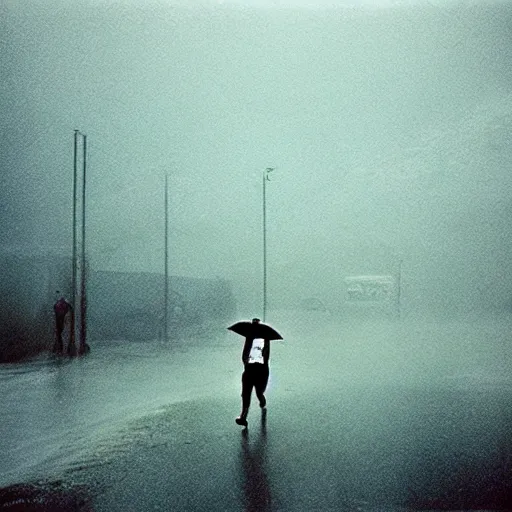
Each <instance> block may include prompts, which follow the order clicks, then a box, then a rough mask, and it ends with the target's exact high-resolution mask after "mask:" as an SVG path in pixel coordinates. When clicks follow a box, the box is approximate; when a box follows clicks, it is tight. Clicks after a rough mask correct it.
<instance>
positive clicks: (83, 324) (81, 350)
mask: <svg viewBox="0 0 512 512" xmlns="http://www.w3.org/2000/svg"><path fill="white" fill-rule="evenodd" d="M82 137H83V160H82V163H83V166H82V266H81V270H82V275H81V278H80V344H79V347H78V354H79V355H83V354H85V352H86V346H87V345H86V335H87V318H86V314H87V293H86V292H87V286H86V279H87V262H86V259H85V175H86V166H87V135H85V134H82Z"/></svg>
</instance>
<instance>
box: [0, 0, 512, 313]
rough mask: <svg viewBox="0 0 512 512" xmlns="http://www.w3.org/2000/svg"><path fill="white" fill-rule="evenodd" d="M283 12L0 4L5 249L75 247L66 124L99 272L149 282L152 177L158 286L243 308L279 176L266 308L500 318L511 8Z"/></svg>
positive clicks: (508, 288) (507, 198)
mask: <svg viewBox="0 0 512 512" xmlns="http://www.w3.org/2000/svg"><path fill="white" fill-rule="evenodd" d="M292 3H293V2H291V1H290V2H270V1H269V2H268V3H266V5H267V6H268V9H254V8H253V6H249V4H250V2H245V3H243V2H239V3H238V2H228V1H226V2H223V3H222V5H220V4H219V5H218V6H217V5H214V4H215V2H211V4H212V5H210V6H209V7H208V8H203V7H204V6H205V4H206V2H202V3H201V6H199V5H197V7H195V4H194V5H189V6H188V7H187V8H184V7H183V5H181V6H180V5H179V2H177V3H176V2H169V3H167V2H156V3H151V4H145V3H142V2H138V1H135V0H132V1H130V2H127V1H125V2H104V3H99V2H89V3H82V4H80V5H72V6H71V5H69V4H67V3H65V2H58V1H55V2H44V3H43V2H40V3H38V2H34V3H31V4H28V5H27V4H25V5H21V4H18V3H17V2H11V1H5V0H4V1H2V2H0V12H1V16H0V18H1V20H0V30H1V32H2V33H3V34H4V36H3V38H2V41H1V43H0V44H1V48H2V51H1V53H0V73H1V74H2V76H3V77H5V78H4V80H3V82H2V84H1V85H0V87H1V89H0V101H1V109H2V112H3V114H4V115H3V116H2V118H1V119H0V129H1V133H2V149H1V152H0V169H1V178H0V190H1V191H0V205H1V210H2V222H1V224H0V245H1V246H2V247H8V246H11V245H15V246H16V245H18V246H22V247H31V246H34V247H50V248H51V247H59V248H60V247H70V241H71V213H70V212H71V179H72V164H73V160H72V159H73V130H74V129H80V130H81V131H82V132H84V133H86V134H87V137H88V175H87V180H88V181H87V242H88V246H87V249H88V253H89V255H90V261H91V266H92V267H93V268H95V269H118V270H131V271H152V272H162V271H163V229H164V224H163V207H164V206H163V198H164V196H163V194H164V175H165V174H166V173H167V174H168V176H169V191H170V195H169V199H170V203H169V214H170V260H169V261H170V270H171V272H172V273H174V274H179V275H190V276H198V277H206V276H220V277H223V278H227V279H231V280H233V281H234V282H235V283H236V286H237V287H238V288H237V289H238V290H239V293H241V292H242V293H246V292H247V293H253V294H254V297H257V296H258V294H260V293H261V291H260V290H261V275H262V271H261V267H262V262H261V260H262V173H263V171H264V169H265V168H266V167H276V171H275V172H274V173H272V175H271V181H270V182H268V183H267V221H268V224H267V226H268V230H267V236H268V262H269V292H270V293H272V294H274V295H275V296H277V295H279V296H281V295H286V294H288V295H291V296H294V295H295V294H296V295H297V296H298V297H299V296H303V295H304V294H306V293H307V294H310V295H315V296H323V297H327V296H329V297H334V296H335V295H336V293H337V290H339V289H340V284H341V283H342V282H343V279H344V277H345V276H346V275H350V274H364V273H370V274H383V273H384V274H386V273H393V272H395V271H396V268H397V265H398V262H399V261H402V262H403V263H402V271H403V279H404V287H405V288H404V289H405V292H406V294H407V296H408V297H409V299H410V300H411V301H416V302H417V303H419V304H421V302H422V301H423V300H426V299H428V300H429V301H432V302H435V301H437V300H443V301H445V302H446V303H450V302H453V303H456V302H457V301H463V302H465V303H468V304H470V303H475V304H480V305H483V304H489V305H491V304H494V305H498V304H500V307H504V306H505V305H506V304H510V302H511V294H512V277H511V276H510V271H509V269H510V263H511V249H512V242H511V241H510V237H509V236H507V235H508V229H509V226H510V220H511V217H512V208H511V199H512V178H511V174H510V172H509V169H508V165H509V162H510V158H511V156H512V151H511V147H510V142H509V140H510V129H511V127H512V86H511V84H512V80H511V79H512V67H510V65H509V64H510V58H511V57H512V46H511V41H510V29H511V26H512V25H511V22H512V7H511V6H508V5H506V4H502V3H499V2H496V3H492V4H489V3H487V2H473V3H472V4H471V5H463V4H461V3H457V2H442V1H437V2H426V3H424V2H418V3H417V5H410V6H403V5H401V6H399V7H396V6H395V7H390V4H391V3H392V2H373V3H372V2H364V3H365V4H368V5H365V6H364V8H352V9H348V10H343V9H340V10H336V11H325V10H324V9H321V8H318V9H315V8H306V7H307V6H306V4H307V3H308V2H295V3H293V4H294V5H295V6H296V7H295V8H287V9H282V7H283V6H284V5H285V4H287V5H288V4H292ZM328 3H329V4H334V3H335V2H325V4H324V5H327V4H328ZM336 3H337V4H339V5H342V4H343V2H336ZM370 4H372V5H370ZM411 4H412V2H411ZM260 5H263V4H260ZM345 5H346V3H345ZM375 6H381V7H384V6H385V7H386V9H377V10H375V9H371V8H369V7H375ZM273 7H279V8H277V9H274V8H273ZM333 13H335V14H333ZM405 292H404V293H405ZM493 307H494V306H493Z"/></svg>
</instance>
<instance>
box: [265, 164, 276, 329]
mask: <svg viewBox="0 0 512 512" xmlns="http://www.w3.org/2000/svg"><path fill="white" fill-rule="evenodd" d="M273 170H274V167H267V168H266V169H265V170H264V171H263V321H265V317H266V314H267V186H266V184H267V181H270V178H269V176H268V175H269V174H270V173H271V172H272V171H273Z"/></svg>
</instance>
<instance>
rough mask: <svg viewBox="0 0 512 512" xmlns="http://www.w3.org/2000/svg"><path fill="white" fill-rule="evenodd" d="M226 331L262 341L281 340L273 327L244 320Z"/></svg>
mask: <svg viewBox="0 0 512 512" xmlns="http://www.w3.org/2000/svg"><path fill="white" fill-rule="evenodd" d="M228 329H229V330H230V331H233V332H235V333H236V334H240V336H244V337H246V338H263V339H264V340H282V339H283V337H282V336H281V335H280V334H279V333H278V332H277V331H276V330H275V329H274V328H273V327H270V325H268V324H262V323H261V322H248V321H245V320H244V321H241V322H236V323H235V324H233V325H232V326H230V327H228Z"/></svg>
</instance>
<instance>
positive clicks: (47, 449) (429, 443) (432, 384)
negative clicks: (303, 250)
mask: <svg viewBox="0 0 512 512" xmlns="http://www.w3.org/2000/svg"><path fill="white" fill-rule="evenodd" d="M273 323H274V324H275V325H276V326H278V327H280V328H281V330H282V331H283V334H284V335H285V342H282V343H281V342H278V343H275V344H273V346H272V353H271V369H272V370H271V371H272V377H271V382H270V385H269V390H268V394H267V395H268V411H267V414H266V417H264V416H262V412H261V411H260V409H259V407H257V405H256V404H253V407H252V408H251V412H250V415H249V429H248V430H247V431H244V430H243V429H241V428H240V427H238V426H237V425H235V424H234V418H235V416H236V414H237V413H238V412H239V406H240V403H239V396H238V393H239V377H240V371H241V368H240V362H239V360H240V350H241V344H238V343H237V341H235V340H236V337H234V335H231V333H229V334H228V336H227V337H226V336H225V335H224V334H221V333H219V336H218V337H215V336H212V339H210V340H209V344H208V345H207V346H206V347H205V346H204V341H203V342H202V343H203V344H202V345H201V344H200V343H199V342H198V341H197V340H190V343H189V345H188V346H181V348H180V349H178V350H173V351H169V349H168V348H167V347H163V346H159V345H158V346H157V345H154V344H153V345H144V344H136V343H135V344H134V343H131V344H98V345H97V346H96V347H94V350H93V352H91V354H90V356H89V357H87V358H84V359H81V360H75V361H61V362H48V361H46V362H43V361H41V362H38V363H31V364H28V365H27V364H26V365H20V366H18V367H15V368H13V367H11V368H9V369H5V368H3V369H2V373H1V375H0V386H1V388H2V395H1V396H2V400H3V403H2V410H8V411H9V414H7V415H5V416H2V424H1V425H2V426H1V429H2V432H1V434H2V436H1V437H2V441H1V443H2V446H0V453H1V454H2V455H1V457H3V458H4V459H3V460H2V461H1V462H2V464H1V466H0V467H1V468H2V472H1V477H2V484H3V485H7V484H9V483H14V482H17V481H24V480H27V479H29V478H49V479H52V478H59V479H64V480H66V481H69V482H70V483H85V484H87V485H88V486H89V487H90V488H91V489H92V490H91V494H92V497H93V501H92V506H93V510H96V511H101V510H134V511H135V510H174V509H176V510H177V509H181V510H233V511H234V510H293V511H294V510H340V509H351V510H353V509H362V510H373V509H379V510H383V509H393V510H396V509H401V508H408V509H417V508H445V509H462V508H464V509H477V508H478V509H496V508H505V507H506V506H508V507H510V506H511V505H512V501H511V492H512V477H511V471H512V459H511V454H512V443H511V439H510V435H509V430H510V428H509V426H510V424H511V419H512V418H511V416H512V414H511V408H510V406H511V404H512V381H511V379H510V377H509V373H510V372H509V369H510V367H511V361H512V359H511V348H510V346H509V344H510V334H509V333H510V332H512V330H511V329H510V327H511V325H510V323H509V321H505V320H500V321H497V320H496V319H492V321H491V320H490V321H488V322H484V321H482V320H478V321H466V322H454V321H452V322H449V323H443V324H439V323H438V322H427V321H422V322H409V321H408V322H405V321H403V322H401V323H395V322H377V321H374V322H369V323H366V324H360V323H354V324H353V325H349V324H347V323H346V322H343V323H340V322H339V321H337V320H333V319H330V318H327V317H325V318H321V317H320V316H319V315H313V314H312V315H310V317H306V318H302V319H301V320H299V319H297V318H295V317H294V315H292V314H284V313H281V314H280V315H277V314H276V315H275V318H274V322H273ZM318 325H322V327H321V328H319V327H318ZM4 407H5V408H4ZM6 454H7V455H6ZM31 454H32V455H31Z"/></svg>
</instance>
